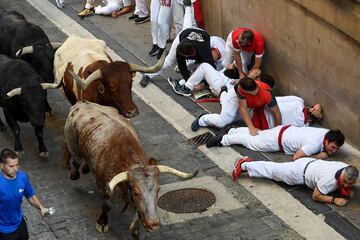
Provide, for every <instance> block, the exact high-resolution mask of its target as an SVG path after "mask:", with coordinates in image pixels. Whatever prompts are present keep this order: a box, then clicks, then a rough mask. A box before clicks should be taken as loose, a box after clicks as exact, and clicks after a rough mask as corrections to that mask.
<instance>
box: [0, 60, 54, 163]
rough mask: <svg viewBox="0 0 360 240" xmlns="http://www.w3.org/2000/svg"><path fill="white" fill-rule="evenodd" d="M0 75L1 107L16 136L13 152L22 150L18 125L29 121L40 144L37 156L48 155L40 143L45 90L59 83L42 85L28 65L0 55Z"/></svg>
mask: <svg viewBox="0 0 360 240" xmlns="http://www.w3.org/2000/svg"><path fill="white" fill-rule="evenodd" d="M0 76H1V78H0V94H1V96H0V106H1V107H2V108H3V111H4V116H5V119H6V122H7V123H8V125H9V126H10V128H11V130H12V132H13V134H14V136H15V147H14V149H15V151H17V152H19V153H20V154H22V151H23V147H22V144H21V141H20V127H19V125H18V123H17V122H18V121H19V122H29V121H30V123H31V125H32V126H33V127H34V129H35V135H36V137H37V140H38V142H39V155H40V156H47V155H48V151H47V149H46V147H45V144H44V141H43V129H44V125H45V105H46V93H45V90H46V89H49V88H56V87H58V84H55V83H44V82H43V80H42V78H41V77H40V75H39V74H37V72H35V70H34V69H33V68H32V67H31V65H30V64H29V63H27V62H25V61H23V60H20V59H12V58H9V57H8V56H5V55H2V54H0ZM0 127H1V129H2V130H4V128H5V127H4V124H3V123H2V121H1V120H0Z"/></svg>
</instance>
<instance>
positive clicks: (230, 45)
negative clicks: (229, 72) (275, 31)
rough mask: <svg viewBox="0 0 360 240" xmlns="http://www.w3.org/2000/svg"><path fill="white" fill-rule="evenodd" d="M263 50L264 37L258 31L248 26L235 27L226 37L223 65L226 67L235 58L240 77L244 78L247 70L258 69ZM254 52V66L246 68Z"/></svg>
mask: <svg viewBox="0 0 360 240" xmlns="http://www.w3.org/2000/svg"><path fill="white" fill-rule="evenodd" d="M264 52H265V46H264V39H263V37H262V35H261V34H260V33H259V32H257V31H255V30H253V29H249V28H236V29H234V30H233V31H231V32H230V34H229V35H228V37H227V39H226V50H225V59H224V62H223V66H224V67H227V66H228V65H229V64H232V63H233V62H234V60H235V65H236V67H237V69H238V71H239V76H240V79H241V78H244V77H245V76H247V75H248V73H249V72H251V71H254V70H257V69H260V66H261V61H262V57H263V55H264ZM254 54H255V63H254V66H253V67H252V68H251V69H248V66H249V65H250V63H251V59H252V57H253V56H254Z"/></svg>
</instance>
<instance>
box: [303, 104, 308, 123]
mask: <svg viewBox="0 0 360 240" xmlns="http://www.w3.org/2000/svg"><path fill="white" fill-rule="evenodd" d="M303 113H304V123H305V124H307V122H308V111H307V108H306V107H304V109H303Z"/></svg>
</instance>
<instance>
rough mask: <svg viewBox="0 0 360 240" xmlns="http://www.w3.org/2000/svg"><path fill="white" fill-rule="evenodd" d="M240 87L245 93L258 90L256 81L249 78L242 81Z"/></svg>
mask: <svg viewBox="0 0 360 240" xmlns="http://www.w3.org/2000/svg"><path fill="white" fill-rule="evenodd" d="M240 86H241V88H242V89H243V90H245V91H254V90H255V89H256V88H257V84H256V82H255V80H254V79H252V78H249V77H244V78H242V79H240Z"/></svg>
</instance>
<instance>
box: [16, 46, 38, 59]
mask: <svg viewBox="0 0 360 240" xmlns="http://www.w3.org/2000/svg"><path fill="white" fill-rule="evenodd" d="M33 52H34V47H33V46H26V47H23V48H21V49H20V50H19V51H17V52H16V54H15V55H16V57H21V56H22V55H25V54H30V53H33Z"/></svg>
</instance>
